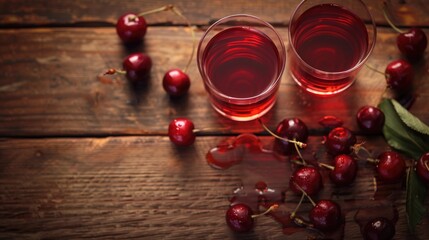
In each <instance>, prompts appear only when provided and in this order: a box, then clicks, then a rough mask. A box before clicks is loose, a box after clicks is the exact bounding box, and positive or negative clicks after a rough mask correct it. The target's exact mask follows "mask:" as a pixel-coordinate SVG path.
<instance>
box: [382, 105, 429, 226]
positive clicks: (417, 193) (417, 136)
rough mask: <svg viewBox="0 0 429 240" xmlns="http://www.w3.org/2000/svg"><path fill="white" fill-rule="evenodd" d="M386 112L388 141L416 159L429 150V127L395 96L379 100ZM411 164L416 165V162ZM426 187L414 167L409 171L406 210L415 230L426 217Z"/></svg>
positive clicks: (384, 131)
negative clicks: (394, 97) (398, 101)
mask: <svg viewBox="0 0 429 240" xmlns="http://www.w3.org/2000/svg"><path fill="white" fill-rule="evenodd" d="M379 107H380V109H381V110H382V111H383V113H384V115H385V117H386V118H385V119H386V121H385V123H384V127H383V134H384V137H385V138H386V141H387V143H388V144H389V145H390V146H391V147H393V148H395V149H396V150H398V151H401V152H403V153H404V154H406V155H408V156H409V157H411V158H413V159H419V158H420V156H421V155H423V154H424V153H426V152H429V134H428V133H427V132H429V128H428V126H426V125H425V124H424V123H423V122H421V121H420V120H419V119H418V118H417V117H415V116H414V115H412V114H411V113H410V112H408V110H406V109H405V108H403V107H402V106H401V105H400V104H399V103H397V102H396V101H395V100H391V99H383V100H382V101H381V102H380V104H379ZM411 166H414V162H413V164H412V165H411ZM425 197H426V187H425V185H424V184H423V183H422V182H421V181H420V180H419V179H418V177H417V175H416V173H415V170H414V167H410V168H409V169H408V171H407V199H406V212H407V220H408V227H409V229H410V231H411V232H414V231H415V228H416V226H417V225H418V224H419V223H420V221H421V219H422V217H423V216H424V215H425V214H426V209H425V207H424V205H423V203H424V201H425Z"/></svg>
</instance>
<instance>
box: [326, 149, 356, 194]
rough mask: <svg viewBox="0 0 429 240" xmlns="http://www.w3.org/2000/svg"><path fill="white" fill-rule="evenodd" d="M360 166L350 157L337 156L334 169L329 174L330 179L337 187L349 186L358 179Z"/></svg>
mask: <svg viewBox="0 0 429 240" xmlns="http://www.w3.org/2000/svg"><path fill="white" fill-rule="evenodd" d="M357 170H358V165H357V163H356V160H354V159H353V158H352V157H350V156H349V155H345V154H341V155H337V156H336V157H335V159H334V169H333V170H332V171H331V172H330V173H329V177H330V179H331V180H332V182H333V183H335V185H338V186H347V185H350V184H351V183H353V181H354V180H355V178H356V174H357Z"/></svg>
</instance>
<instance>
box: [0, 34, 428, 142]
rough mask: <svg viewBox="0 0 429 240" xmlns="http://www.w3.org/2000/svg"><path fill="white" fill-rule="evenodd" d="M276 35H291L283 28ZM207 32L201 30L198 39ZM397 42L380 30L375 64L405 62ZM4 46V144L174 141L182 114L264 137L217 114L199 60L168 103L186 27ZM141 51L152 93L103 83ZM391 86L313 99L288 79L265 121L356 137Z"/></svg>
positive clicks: (37, 37) (183, 56)
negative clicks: (343, 129) (337, 124)
mask: <svg viewBox="0 0 429 240" xmlns="http://www.w3.org/2000/svg"><path fill="white" fill-rule="evenodd" d="M278 30H279V31H280V33H281V35H282V36H284V37H285V36H286V35H287V34H286V29H285V28H279V29H278ZM201 34H202V31H198V32H197V37H198V38H199V37H200V36H201ZM173 36H174V37H173ZM395 36H396V34H395V33H393V32H391V31H390V30H385V29H379V34H378V39H377V44H376V47H375V50H374V52H373V54H372V55H371V57H370V59H369V61H368V64H370V65H372V66H373V67H376V68H378V69H380V70H381V71H384V68H385V67H386V65H387V64H388V62H390V61H391V60H393V59H396V58H399V57H400V55H399V51H398V50H397V48H396V46H395V44H394V42H395ZM285 43H286V44H287V40H286V39H285ZM0 45H1V46H2V48H0V92H1V94H0V136H42V135H43V136H77V135H93V136H106V135H121V134H125V135H133V134H149V135H153V134H166V126H167V125H168V123H169V121H170V120H171V119H173V118H175V117H179V116H187V117H189V118H190V119H192V120H193V121H194V123H195V125H196V126H197V128H225V127H227V126H231V127H232V128H231V129H229V130H225V131H223V132H227V133H228V132H243V131H254V130H255V129H260V127H259V126H258V124H257V123H256V122H250V123H247V124H242V123H235V122H232V121H229V120H226V119H224V118H220V117H219V116H218V114H217V113H215V111H214V110H213V109H212V108H211V107H210V104H209V103H208V98H207V95H206V93H205V91H204V87H203V84H202V81H201V77H200V75H199V72H198V69H197V66H196V61H194V62H193V63H192V64H191V66H190V69H189V75H190V77H191V79H192V86H191V89H190V92H189V94H188V95H187V96H186V97H184V98H181V99H170V98H169V97H168V96H167V94H166V93H165V92H164V90H163V89H162V86H161V82H162V78H163V76H164V73H165V72H166V71H167V70H168V69H171V68H175V67H179V68H180V67H182V68H183V67H184V65H185V64H186V62H187V60H188V57H189V54H190V52H191V49H190V48H191V46H192V39H191V36H190V34H189V32H188V31H186V28H182V27H152V28H150V29H149V32H148V34H147V36H146V40H145V42H144V44H143V45H142V46H137V47H135V48H133V49H126V48H124V47H123V45H122V44H121V43H120V41H119V40H118V38H117V36H116V34H115V32H114V29H111V28H109V29H106V28H92V29H87V28H84V29H82V28H68V29H64V28H52V29H47V28H42V29H20V30H0ZM133 51H143V52H145V53H147V54H148V55H149V56H150V57H151V58H152V60H153V62H154V64H153V68H152V71H151V77H150V80H149V83H148V84H147V86H140V87H137V88H133V87H131V86H130V85H129V84H128V82H127V81H126V79H125V78H124V77H123V76H112V77H108V78H99V77H98V76H101V74H102V73H103V72H104V71H105V70H106V69H108V68H111V67H118V68H120V67H121V64H122V59H123V58H124V57H125V56H126V55H128V54H129V53H130V52H133ZM428 56H429V54H427V53H426V56H425V60H424V61H422V62H420V63H419V64H417V65H415V69H416V79H415V80H416V81H415V93H416V101H415V103H414V105H413V107H412V108H411V111H412V112H413V113H414V114H415V115H416V116H418V117H419V118H421V119H422V120H423V121H424V122H426V123H429V111H428V110H429V109H428V107H427V104H426V101H425V99H427V98H428V97H429V96H428V94H429V82H428V81H427V79H428V77H429V71H428V69H429V66H428V64H427V62H426V59H427V58H428ZM384 88H385V80H384V76H383V75H381V74H378V73H376V72H374V71H372V70H370V69H368V68H363V69H362V71H361V73H360V74H359V75H358V78H357V81H356V83H355V84H354V85H353V86H352V87H351V88H350V89H349V90H348V91H346V92H345V93H343V94H339V95H337V96H334V97H329V98H323V97H315V96H313V95H309V94H307V93H305V92H304V91H302V90H301V89H300V88H298V87H297V85H296V84H295V83H294V82H293V80H292V79H291V78H290V76H289V73H288V72H287V71H286V72H285V73H284V74H283V79H282V83H281V87H280V91H279V97H278V102H277V105H276V106H275V108H274V109H273V111H271V112H270V113H269V114H268V115H267V116H266V118H267V121H269V125H272V127H274V126H275V125H276V124H277V122H280V121H281V120H282V119H283V118H285V117H299V118H302V119H303V120H304V121H305V122H306V123H307V124H308V125H309V127H310V128H311V129H313V130H314V131H315V132H320V131H321V130H323V129H322V127H321V126H320V125H319V124H318V120H319V119H320V118H321V117H323V116H325V115H335V116H337V117H338V118H340V119H342V120H343V121H344V122H345V125H346V126H348V127H350V128H352V129H353V130H356V131H357V130H358V129H357V127H356V123H355V113H356V112H357V110H358V109H359V108H360V107H361V106H363V105H367V104H368V105H376V104H377V103H378V102H379V99H380V97H381V96H382V95H383V92H384ZM309 113H311V114H309Z"/></svg>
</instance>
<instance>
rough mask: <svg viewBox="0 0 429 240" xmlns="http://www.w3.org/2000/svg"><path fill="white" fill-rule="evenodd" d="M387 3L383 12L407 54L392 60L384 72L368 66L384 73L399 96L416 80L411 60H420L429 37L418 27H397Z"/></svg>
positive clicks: (401, 48) (404, 53) (389, 86)
mask: <svg viewBox="0 0 429 240" xmlns="http://www.w3.org/2000/svg"><path fill="white" fill-rule="evenodd" d="M387 12H388V11H387V3H386V2H384V7H383V13H384V16H385V18H386V20H387V22H388V23H389V25H390V26H391V27H392V28H393V29H394V30H395V31H396V32H398V33H399V34H398V36H397V38H396V45H397V47H398V49H399V51H400V52H401V53H402V55H403V56H405V58H406V59H408V61H407V60H405V59H397V60H394V61H392V62H390V63H389V64H388V65H387V66H386V69H385V71H384V72H381V71H378V70H377V69H374V68H373V67H370V66H368V65H367V66H368V67H369V68H371V69H372V70H374V71H376V72H379V73H381V74H383V75H384V76H385V78H386V84H387V87H388V88H390V89H391V90H393V91H394V92H395V93H396V94H397V95H398V97H402V96H403V95H405V94H407V93H409V91H410V90H411V88H412V84H413V81H414V70H413V67H412V65H411V64H410V63H409V61H410V62H416V61H418V60H420V59H421V58H422V57H423V56H424V53H425V50H426V48H427V37H426V34H425V32H424V31H423V30H422V29H420V28H417V27H413V28H411V29H409V30H408V31H403V30H401V29H399V28H398V27H396V26H395V25H394V24H393V23H392V21H391V20H390V18H389V16H388V13H387Z"/></svg>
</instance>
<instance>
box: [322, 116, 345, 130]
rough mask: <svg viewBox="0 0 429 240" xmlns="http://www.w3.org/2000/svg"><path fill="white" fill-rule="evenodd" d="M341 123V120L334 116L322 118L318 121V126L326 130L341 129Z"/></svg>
mask: <svg viewBox="0 0 429 240" xmlns="http://www.w3.org/2000/svg"><path fill="white" fill-rule="evenodd" d="M343 123H344V122H343V120H341V119H339V118H337V117H335V116H324V117H322V118H321V119H320V120H319V124H320V125H322V126H323V127H326V128H336V127H341V126H342V125H343Z"/></svg>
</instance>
